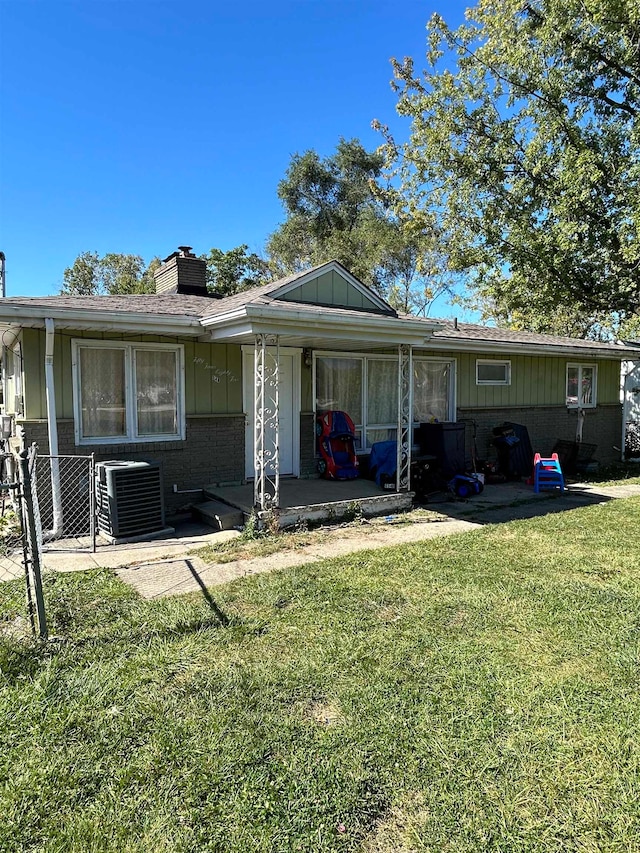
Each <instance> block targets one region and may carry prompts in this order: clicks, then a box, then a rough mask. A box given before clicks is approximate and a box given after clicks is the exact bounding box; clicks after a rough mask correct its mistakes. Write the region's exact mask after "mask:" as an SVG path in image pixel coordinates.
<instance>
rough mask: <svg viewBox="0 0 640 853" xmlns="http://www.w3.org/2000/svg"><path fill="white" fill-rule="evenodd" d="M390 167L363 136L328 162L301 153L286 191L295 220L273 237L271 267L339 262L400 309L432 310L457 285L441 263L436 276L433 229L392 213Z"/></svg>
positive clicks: (281, 270)
mask: <svg viewBox="0 0 640 853" xmlns="http://www.w3.org/2000/svg"><path fill="white" fill-rule="evenodd" d="M383 165H384V155H383V154H382V153H381V152H379V151H373V152H371V151H367V150H366V149H365V148H364V146H363V145H362V144H361V142H359V141H358V140H357V139H351V140H345V139H341V140H340V141H339V143H338V145H337V148H336V151H335V153H334V154H332V155H331V156H329V157H325V158H321V157H320V156H319V155H318V153H317V152H316V151H313V150H309V151H306V152H305V153H304V154H295V155H294V156H293V157H292V159H291V163H290V164H289V168H288V170H287V173H286V175H285V177H284V179H283V180H282V181H281V182H280V184H279V186H278V196H279V197H280V200H281V201H282V203H283V205H284V208H285V211H286V213H287V219H286V220H285V222H284V223H282V225H280V227H279V228H278V229H277V230H276V231H275V232H274V233H273V234H272V235H271V237H270V239H269V242H268V247H267V248H268V252H269V255H270V262H271V266H272V268H273V269H274V270H275V271H276V273H277V274H279V275H284V274H288V273H292V272H298V271H300V270H304V269H306V268H307V267H310V266H314V265H316V264H319V263H323V262H324V261H328V260H332V259H335V260H338V261H340V262H341V263H342V264H343V265H344V266H345V267H347V269H349V270H350V271H351V272H352V273H353V274H354V275H355V276H357V277H358V278H360V279H361V280H362V281H364V282H365V283H367V284H369V285H371V286H372V287H374V288H375V289H376V290H377V291H378V292H379V293H381V294H382V295H383V296H386V297H387V298H388V299H389V300H390V302H391V303H392V304H393V305H394V307H396V308H398V309H400V310H403V311H407V312H417V313H426V312H428V310H429V307H430V305H431V303H432V302H433V300H434V299H435V298H436V297H437V296H438V295H439V294H440V293H441V292H442V291H443V290H445V289H448V288H449V286H450V282H449V279H448V277H447V275H446V274H444V268H443V267H441V266H440V265H438V274H437V275H433V272H434V268H435V266H436V262H435V256H436V255H437V254H439V249H437V248H436V244H435V243H434V240H433V229H432V228H429V229H424V228H423V229H422V230H421V229H416V228H414V229H413V230H411V229H410V228H408V227H407V228H403V227H402V226H401V222H400V219H399V218H398V217H397V216H396V215H395V214H394V212H393V211H392V209H391V201H392V199H393V198H394V191H393V189H392V188H390V187H389V186H387V185H386V184H385V182H384V175H383Z"/></svg>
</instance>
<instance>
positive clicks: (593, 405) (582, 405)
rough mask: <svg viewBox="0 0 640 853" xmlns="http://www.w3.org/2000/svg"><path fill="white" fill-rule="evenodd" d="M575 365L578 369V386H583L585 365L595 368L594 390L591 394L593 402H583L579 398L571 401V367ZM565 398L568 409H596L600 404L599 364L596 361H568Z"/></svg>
mask: <svg viewBox="0 0 640 853" xmlns="http://www.w3.org/2000/svg"><path fill="white" fill-rule="evenodd" d="M572 367H575V368H577V370H578V388H581V387H582V371H583V370H584V368H585V367H587V368H591V369H592V370H593V392H592V394H591V397H592V402H591V403H581V402H580V401H579V400H578V402H577V403H569V402H568V397H569V393H568V391H569V369H570V368H572ZM564 399H565V402H566V406H567V409H595V408H596V407H597V405H598V365H597V364H595V363H594V362H592V363H587V362H581V361H568V362H567V368H566V371H565V378H564Z"/></svg>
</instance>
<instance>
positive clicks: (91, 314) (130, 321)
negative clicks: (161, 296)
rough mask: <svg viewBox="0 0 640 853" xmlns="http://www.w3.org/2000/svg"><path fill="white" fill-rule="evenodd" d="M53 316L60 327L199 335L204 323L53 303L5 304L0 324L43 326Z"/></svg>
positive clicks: (176, 316) (184, 317) (0, 308)
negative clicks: (68, 306)
mask: <svg viewBox="0 0 640 853" xmlns="http://www.w3.org/2000/svg"><path fill="white" fill-rule="evenodd" d="M46 317H50V318H51V319H52V320H54V321H55V322H56V325H57V326H58V328H65V327H66V328H69V329H95V330H96V331H106V332H108V331H122V332H150V333H158V332H164V333H166V334H173V335H175V334H176V332H179V333H180V334H183V335H194V336H197V335H199V334H202V326H201V325H200V320H199V319H198V318H197V317H191V316H189V315H186V314H160V315H156V314H151V313H148V312H140V311H100V310H95V309H92V308H77V309H74V308H61V307H53V306H50V305H39V306H28V305H2V304H1V303H0V326H16V325H19V326H21V327H23V328H43V327H44V320H45V318H46Z"/></svg>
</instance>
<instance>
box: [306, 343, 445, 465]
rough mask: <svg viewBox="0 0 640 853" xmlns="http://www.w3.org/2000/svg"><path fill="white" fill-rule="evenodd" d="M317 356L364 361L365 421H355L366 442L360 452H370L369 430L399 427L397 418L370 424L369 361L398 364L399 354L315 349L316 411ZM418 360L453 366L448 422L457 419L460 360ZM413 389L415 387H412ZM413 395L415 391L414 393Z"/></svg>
mask: <svg viewBox="0 0 640 853" xmlns="http://www.w3.org/2000/svg"><path fill="white" fill-rule="evenodd" d="M317 358H350V359H353V360H354V361H361V362H362V401H361V403H362V420H363V423H357V424H356V423H354V426H355V428H356V431H359V432H360V436H361V438H360V441H361V443H362V442H364V446H362V447H361V448H359V449H358V451H357V452H358V453H360V454H362V453H369V451H370V450H371V447H370V446H369V445H367V444H366V440H367V431H368V430H374V429H396V430H397V428H398V422H397V420H396V421H394V422H393V423H388V424H370V423H368V401H367V383H368V372H367V371H368V366H367V362H368V361H369V360H371V361H382V360H386V361H393V362H394V363H395V364H398V356H397V355H391V354H389V353H380V354H378V353H360V352H337V351H333V350H314V351H313V391H312V393H313V406H314V411H316V408H315V407H316V400H317V399H318V394H317V388H316V369H317V368H316V359H317ZM416 361H435V362H438V363H444V364H448V365H450V368H451V376H450V381H449V399H448V401H447V402H448V407H449V417H450V421H448V423H451V422H454V423H455V421H456V393H457V375H458V361H457V359H456V358H449V357H446V358H438V356H421V355H414V356H413V362H416ZM412 391H413V389H412ZM412 396H413V393H412ZM316 414H317V411H316ZM418 426H420V422H419V421H413V428H414V429H415V428H416V427H418Z"/></svg>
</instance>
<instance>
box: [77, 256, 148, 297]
mask: <svg viewBox="0 0 640 853" xmlns="http://www.w3.org/2000/svg"><path fill="white" fill-rule="evenodd" d="M159 265H160V260H159V258H153V260H152V261H151V262H150V263H149V264H148V265H147V264H145V262H144V260H143V259H142V258H141V257H140V256H139V255H123V254H118V253H115V252H109V253H108V254H106V255H103V256H102V257H100V256H99V255H98V253H97V252H81V253H80V254H79V255H78V257H77V258H76V259H75V261H74V262H73V264H72V265H71V266H70V267H67V268H66V269H65V271H64V277H63V283H62V290H61V292H62V293H66V294H69V295H72V296H98V295H122V294H131V293H153V292H154V291H155V282H154V278H153V273H154V270H155V269H157V267H158V266H159Z"/></svg>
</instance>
